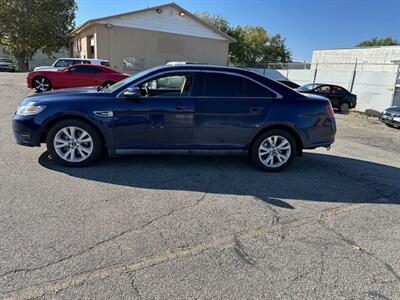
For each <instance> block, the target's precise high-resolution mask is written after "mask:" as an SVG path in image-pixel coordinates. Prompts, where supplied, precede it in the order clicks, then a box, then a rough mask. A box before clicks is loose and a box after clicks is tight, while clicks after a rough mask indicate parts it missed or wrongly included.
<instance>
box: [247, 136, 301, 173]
mask: <svg viewBox="0 0 400 300" xmlns="http://www.w3.org/2000/svg"><path fill="white" fill-rule="evenodd" d="M274 144H275V145H274ZM263 153H264V154H263ZM296 153H297V145H296V141H295V139H294V138H293V136H292V135H291V134H290V133H289V132H287V131H286V130H283V129H271V130H268V131H266V132H264V133H262V134H261V135H260V136H259V137H258V138H257V139H256V140H255V141H254V143H253V146H252V148H251V159H252V161H253V163H254V164H255V165H256V166H257V167H258V168H259V169H261V170H264V171H268V172H279V171H282V170H283V169H285V168H287V167H288V166H289V165H290V164H291V163H292V162H293V160H294V158H295V155H296Z"/></svg>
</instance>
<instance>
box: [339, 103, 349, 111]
mask: <svg viewBox="0 0 400 300" xmlns="http://www.w3.org/2000/svg"><path fill="white" fill-rule="evenodd" d="M349 109H350V106H349V104H348V103H347V102H343V103H342V104H340V107H339V111H340V112H341V113H342V114H347V113H349Z"/></svg>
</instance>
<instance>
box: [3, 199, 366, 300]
mask: <svg viewBox="0 0 400 300" xmlns="http://www.w3.org/2000/svg"><path fill="white" fill-rule="evenodd" d="M204 198H205V195H203V197H201V198H200V199H204ZM201 201H202V200H199V201H198V203H200V202H201ZM359 207H362V205H361V204H345V205H341V206H337V207H334V208H328V209H326V210H323V211H321V212H319V213H317V214H315V215H312V216H307V217H303V218H296V219H293V220H290V221H287V222H285V223H279V224H275V225H272V226H270V227H261V228H257V229H254V230H249V231H246V232H242V233H239V234H237V235H236V236H234V237H230V236H229V237H224V238H220V239H217V240H214V241H208V242H204V243H200V244H197V245H193V246H189V247H186V248H177V249H168V250H166V251H165V252H164V253H162V254H160V255H155V256H150V257H147V258H143V259H138V260H135V261H131V262H130V263H128V264H125V265H123V264H118V265H113V266H107V267H103V268H98V269H95V270H91V271H87V272H83V273H80V274H76V275H69V276H67V277H64V278H61V279H57V280H52V281H47V282H43V283H41V284H38V285H34V286H30V287H24V288H20V289H16V290H13V291H9V292H6V293H3V294H0V296H2V297H3V298H4V299H32V298H34V297H38V296H40V295H43V294H45V293H47V292H52V293H56V292H57V291H60V290H63V289H66V288H70V287H75V286H79V285H81V284H83V283H84V282H86V281H88V280H96V279H103V278H107V277H110V276H112V275H115V274H123V273H127V272H136V271H139V270H142V269H147V268H150V267H153V266H156V265H160V264H163V263H167V262H171V261H173V260H176V259H179V258H185V257H195V256H198V255H201V254H203V253H204V252H206V251H211V250H224V249H230V248H232V247H237V242H235V239H236V240H237V241H239V242H240V241H245V240H248V239H251V238H256V237H260V236H264V235H267V234H269V233H271V232H274V231H276V230H282V229H285V228H298V227H301V226H304V225H307V224H313V223H317V222H318V221H319V220H322V219H330V218H331V217H334V216H337V215H339V214H344V213H347V212H349V211H352V210H354V209H356V208H359ZM237 248H239V249H242V247H241V246H240V245H239V247H237Z"/></svg>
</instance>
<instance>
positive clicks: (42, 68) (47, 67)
mask: <svg viewBox="0 0 400 300" xmlns="http://www.w3.org/2000/svg"><path fill="white" fill-rule="evenodd" d="M54 69H55V67H52V66H41V67H36V68H35V69H33V70H34V71H38V70H54Z"/></svg>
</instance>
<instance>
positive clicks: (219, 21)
mask: <svg viewBox="0 0 400 300" xmlns="http://www.w3.org/2000/svg"><path fill="white" fill-rule="evenodd" d="M195 15H196V16H197V17H199V18H200V19H202V20H203V21H205V22H206V23H208V24H211V25H213V26H215V27H217V28H218V29H219V30H221V31H222V32H224V33H226V34H229V35H230V33H231V27H230V26H229V22H228V21H227V20H226V19H225V18H224V17H222V16H220V15H210V13H208V12H206V11H205V12H202V13H195Z"/></svg>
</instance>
